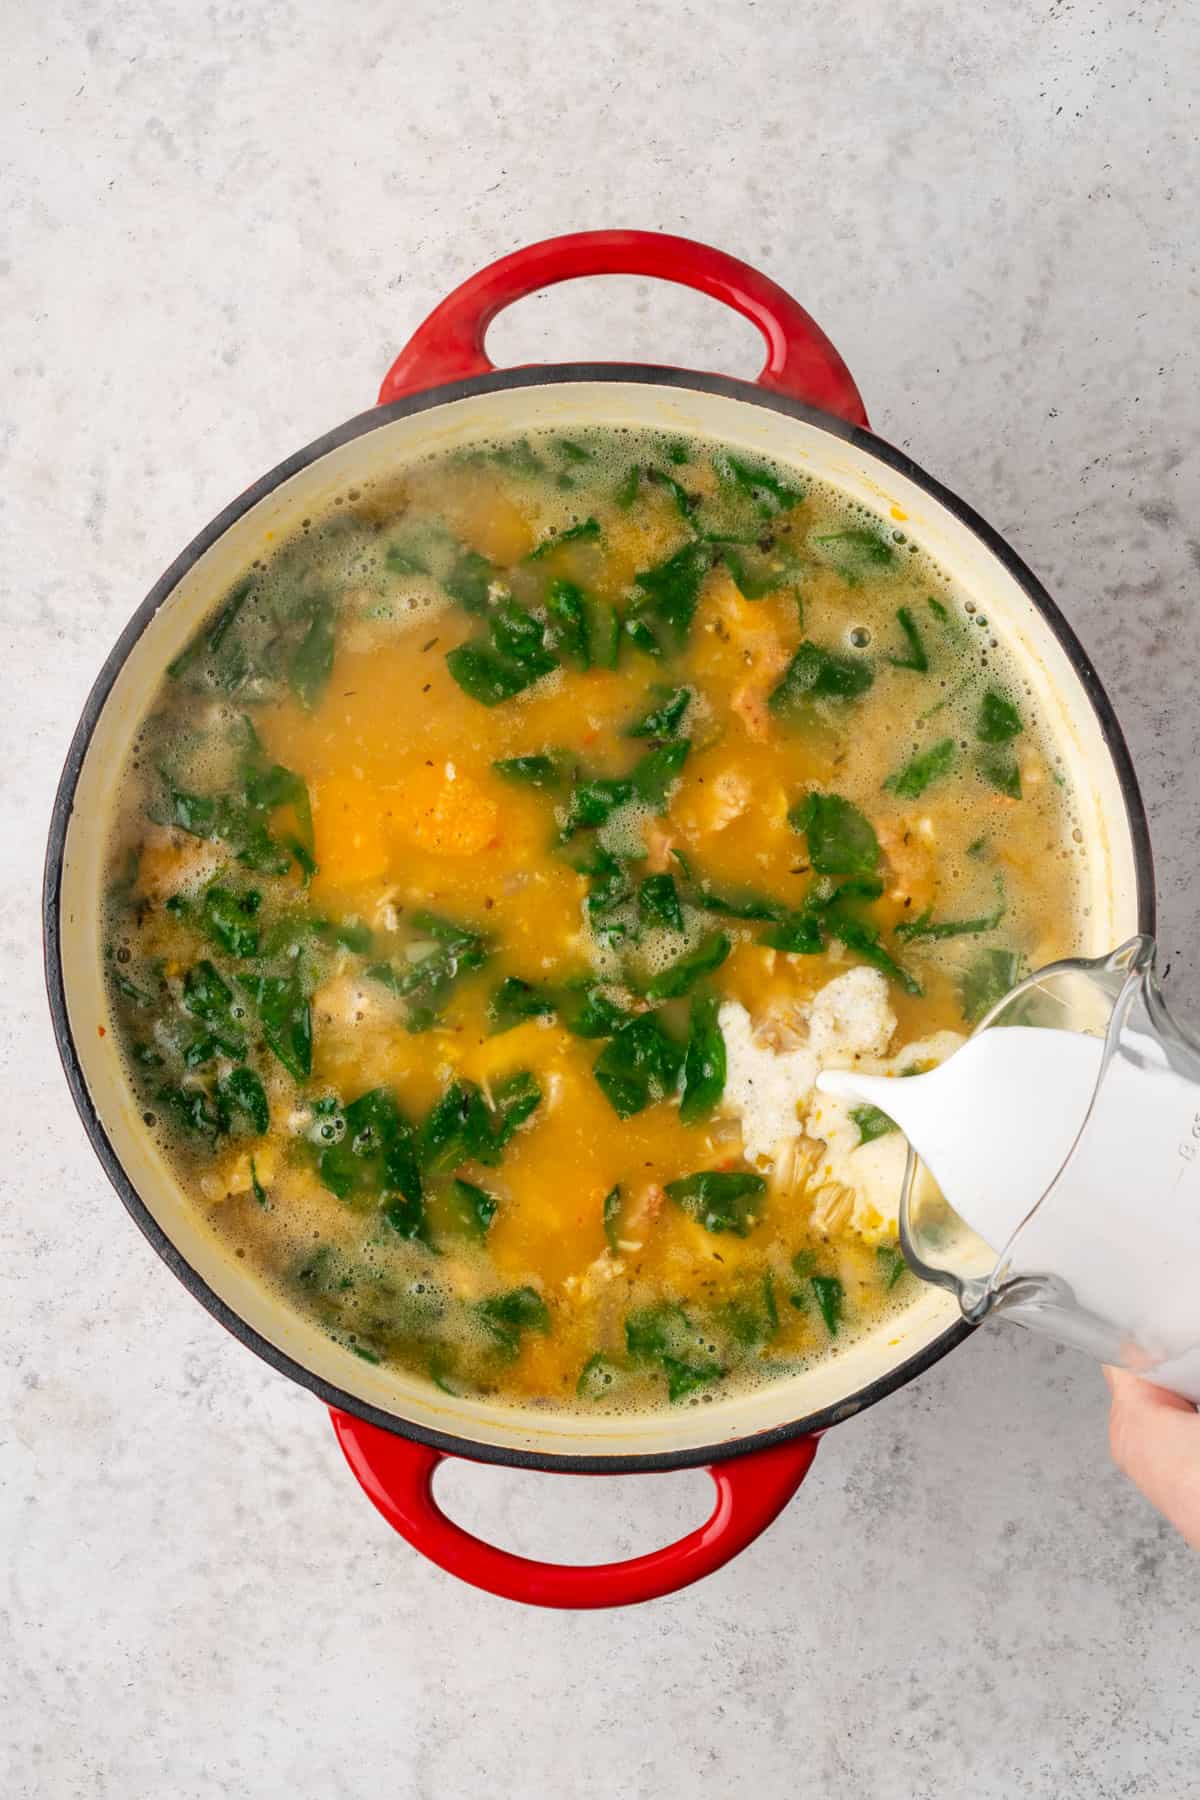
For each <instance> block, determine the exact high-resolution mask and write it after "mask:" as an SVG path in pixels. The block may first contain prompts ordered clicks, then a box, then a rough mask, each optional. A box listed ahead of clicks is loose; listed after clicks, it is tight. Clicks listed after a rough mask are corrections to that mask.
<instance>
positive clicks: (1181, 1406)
mask: <svg viewBox="0 0 1200 1800" xmlns="http://www.w3.org/2000/svg"><path fill="white" fill-rule="evenodd" d="M1104 1379H1105V1380H1106V1381H1107V1382H1108V1385H1109V1389H1110V1391H1111V1393H1112V1411H1111V1413H1110V1415H1109V1421H1108V1441H1109V1447H1110V1449H1111V1450H1112V1458H1113V1461H1114V1462H1115V1463H1116V1465H1117V1467H1118V1469H1120V1470H1121V1471H1122V1473H1123V1474H1125V1475H1128V1477H1129V1479H1130V1481H1132V1482H1133V1483H1134V1485H1135V1486H1136V1487H1139V1488H1140V1489H1141V1491H1142V1493H1143V1494H1145V1496H1146V1498H1147V1500H1149V1502H1150V1504H1151V1506H1156V1507H1157V1508H1158V1510H1159V1512H1160V1513H1162V1514H1163V1516H1164V1517H1165V1518H1167V1519H1169V1520H1170V1521H1171V1524H1172V1525H1174V1527H1175V1529H1176V1530H1177V1531H1180V1532H1182V1534H1183V1536H1184V1537H1185V1538H1186V1540H1187V1542H1188V1543H1189V1544H1190V1545H1191V1547H1192V1549H1193V1550H1200V1413H1198V1412H1197V1411H1196V1408H1195V1407H1194V1406H1193V1405H1192V1403H1191V1401H1190V1400H1182V1399H1181V1398H1180V1397H1179V1395H1178V1394H1169V1393H1167V1391H1166V1389H1165V1388H1158V1387H1152V1386H1151V1384H1150V1383H1149V1382H1148V1381H1140V1380H1139V1379H1138V1377H1137V1376H1136V1375H1131V1374H1130V1373H1129V1371H1128V1370H1127V1369H1110V1368H1106V1369H1105V1371H1104Z"/></svg>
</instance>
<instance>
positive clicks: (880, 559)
mask: <svg viewBox="0 0 1200 1800" xmlns="http://www.w3.org/2000/svg"><path fill="white" fill-rule="evenodd" d="M812 542H813V543H814V544H815V545H819V546H820V550H821V553H822V555H823V556H824V557H825V560H826V561H827V562H830V563H832V565H833V567H834V568H835V569H836V570H837V572H838V574H839V575H840V576H841V577H842V580H843V581H845V582H846V583H847V584H848V585H849V586H850V587H857V586H858V585H859V583H860V582H861V581H862V580H863V578H864V577H865V576H867V575H877V574H879V573H880V572H881V571H882V570H883V569H886V568H888V567H889V566H890V564H891V563H892V562H893V561H894V560H895V554H896V553H895V551H894V550H893V548H892V546H891V545H890V544H889V543H888V542H887V540H886V538H883V537H881V536H880V535H879V533H878V532H877V531H873V530H872V529H871V527H870V526H868V525H852V526H851V527H850V528H849V529H848V530H846V531H827V532H824V533H822V534H821V536H819V537H815V538H813V540H812Z"/></svg>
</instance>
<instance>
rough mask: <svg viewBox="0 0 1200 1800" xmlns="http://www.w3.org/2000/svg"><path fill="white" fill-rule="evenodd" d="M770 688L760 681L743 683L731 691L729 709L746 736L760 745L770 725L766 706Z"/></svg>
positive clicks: (768, 711) (769, 714)
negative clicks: (742, 726) (740, 723)
mask: <svg viewBox="0 0 1200 1800" xmlns="http://www.w3.org/2000/svg"><path fill="white" fill-rule="evenodd" d="M769 698H770V688H769V687H768V686H767V685H766V683H765V682H762V681H744V682H743V683H742V684H741V686H740V687H736V688H734V690H733V695H732V697H731V699H730V702H729V704H730V707H731V709H732V710H733V712H735V713H736V714H737V716H738V718H739V719H740V720H741V721H742V724H743V725H744V726H745V727H746V736H747V737H748V738H751V739H752V740H753V742H754V743H756V744H761V743H762V741H763V739H764V738H765V737H766V735H767V732H768V731H769V729H770V725H771V713H770V709H769V707H768V706H767V701H768V699H769Z"/></svg>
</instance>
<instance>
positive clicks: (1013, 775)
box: [978, 750, 1021, 800]
mask: <svg viewBox="0 0 1200 1800" xmlns="http://www.w3.org/2000/svg"><path fill="white" fill-rule="evenodd" d="M978 767H979V773H980V775H982V777H983V779H984V780H985V781H986V782H987V784H988V786H989V787H994V788H996V789H998V791H999V792H1000V793H1002V794H1006V795H1007V796H1008V798H1009V799H1010V800H1019V799H1020V798H1021V766H1020V764H1019V763H1018V761H1017V759H1016V757H1015V756H1014V755H1013V753H1012V751H1011V750H985V751H984V752H982V754H981V755H980V758H979V764H978Z"/></svg>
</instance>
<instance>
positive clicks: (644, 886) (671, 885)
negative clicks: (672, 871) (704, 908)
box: [637, 875, 683, 931]
mask: <svg viewBox="0 0 1200 1800" xmlns="http://www.w3.org/2000/svg"><path fill="white" fill-rule="evenodd" d="M637 905H638V917H639V918H640V919H641V921H642V924H643V925H661V926H662V927H663V928H664V929H665V930H667V931H682V930H683V913H682V911H681V910H680V906H679V894H678V891H677V889H676V887H675V877H674V876H673V875H647V876H646V877H645V878H644V879H643V880H642V881H641V882H640V883H639V885H638V891H637Z"/></svg>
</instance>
